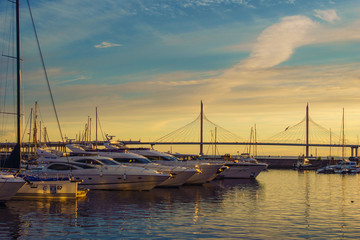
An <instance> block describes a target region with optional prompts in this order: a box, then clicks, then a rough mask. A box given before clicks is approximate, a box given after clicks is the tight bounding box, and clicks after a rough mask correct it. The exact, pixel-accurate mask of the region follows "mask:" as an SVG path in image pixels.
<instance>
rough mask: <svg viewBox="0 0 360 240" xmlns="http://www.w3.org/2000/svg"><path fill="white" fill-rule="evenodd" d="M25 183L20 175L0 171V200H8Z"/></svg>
mask: <svg viewBox="0 0 360 240" xmlns="http://www.w3.org/2000/svg"><path fill="white" fill-rule="evenodd" d="M25 183H26V182H25V180H24V179H22V178H21V177H17V176H14V175H13V174H11V173H8V172H4V171H0V202H5V201H8V200H10V199H11V198H12V197H13V196H14V195H15V194H16V193H17V192H18V190H19V189H20V188H21V187H22V186H24V184H25Z"/></svg>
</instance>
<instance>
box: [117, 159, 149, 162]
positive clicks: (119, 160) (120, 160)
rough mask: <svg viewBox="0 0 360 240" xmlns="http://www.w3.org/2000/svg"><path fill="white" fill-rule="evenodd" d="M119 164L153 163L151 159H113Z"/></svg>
mask: <svg viewBox="0 0 360 240" xmlns="http://www.w3.org/2000/svg"><path fill="white" fill-rule="evenodd" d="M113 159H114V160H115V161H117V162H123V163H151V161H150V160H149V159H146V158H113Z"/></svg>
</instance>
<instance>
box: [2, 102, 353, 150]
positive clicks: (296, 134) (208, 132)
mask: <svg viewBox="0 0 360 240" xmlns="http://www.w3.org/2000/svg"><path fill="white" fill-rule="evenodd" d="M72 142H73V143H90V142H91V143H93V144H96V145H103V144H104V142H107V141H84V142H83V141H80V140H79V141H72ZM121 142H122V143H124V144H126V145H151V146H154V145H198V146H199V147H200V149H199V153H200V155H203V153H204V151H203V149H204V146H205V145H206V146H213V147H214V148H215V152H216V148H217V146H220V145H228V146H231V145H234V146H236V145H244V146H248V148H249V152H250V147H253V149H255V148H256V147H257V146H291V147H305V148H306V156H309V148H310V147H328V148H342V151H344V148H350V149H351V156H357V155H358V147H359V145H358V144H348V143H346V141H345V138H344V133H342V134H340V135H337V134H334V133H332V132H331V131H330V130H329V129H326V128H324V127H322V126H321V125H319V124H317V123H316V122H315V121H313V120H312V119H311V118H310V117H309V111H308V106H307V107H306V116H305V117H304V119H302V120H301V121H300V122H299V123H297V124H295V125H293V126H288V127H286V128H285V129H284V130H283V131H282V132H280V133H278V134H275V135H274V136H272V137H270V138H268V139H262V140H259V139H257V137H256V128H253V129H251V134H250V137H249V138H247V139H244V138H242V137H240V136H238V135H236V134H234V133H232V132H230V131H228V130H226V129H225V128H222V127H221V126H219V125H217V124H215V123H213V122H212V121H210V120H209V119H208V118H207V117H206V116H205V114H204V112H203V104H202V103H201V111H200V114H199V116H198V117H197V118H196V119H195V120H194V121H192V122H190V123H188V124H186V125H185V126H183V127H181V128H179V129H177V130H175V131H172V132H170V133H168V134H166V135H165V136H163V137H161V138H159V139H157V140H155V141H149V142H143V141H121ZM12 145H13V144H11V143H0V148H9V147H10V148H12V147H13V146H12ZM30 145H31V143H29V144H28V145H27V146H29V147H34V146H30ZM46 145H47V146H53V147H59V148H60V149H61V148H65V145H66V143H63V142H47V143H46Z"/></svg>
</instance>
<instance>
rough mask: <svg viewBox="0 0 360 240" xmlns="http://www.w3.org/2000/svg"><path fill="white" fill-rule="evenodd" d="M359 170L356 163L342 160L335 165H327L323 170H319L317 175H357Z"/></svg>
mask: <svg viewBox="0 0 360 240" xmlns="http://www.w3.org/2000/svg"><path fill="white" fill-rule="evenodd" d="M359 172H360V168H359V166H358V164H357V162H356V161H350V160H343V161H340V162H338V164H336V165H328V166H325V167H323V168H319V169H318V170H317V173H337V174H347V173H350V174H353V173H359Z"/></svg>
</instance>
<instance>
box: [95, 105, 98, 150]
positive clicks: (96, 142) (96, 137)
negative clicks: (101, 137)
mask: <svg viewBox="0 0 360 240" xmlns="http://www.w3.org/2000/svg"><path fill="white" fill-rule="evenodd" d="M95 112H96V114H95V115H96V120H95V122H96V125H95V126H96V127H95V129H96V130H95V149H97V144H98V112H97V107H96V108H95Z"/></svg>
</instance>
